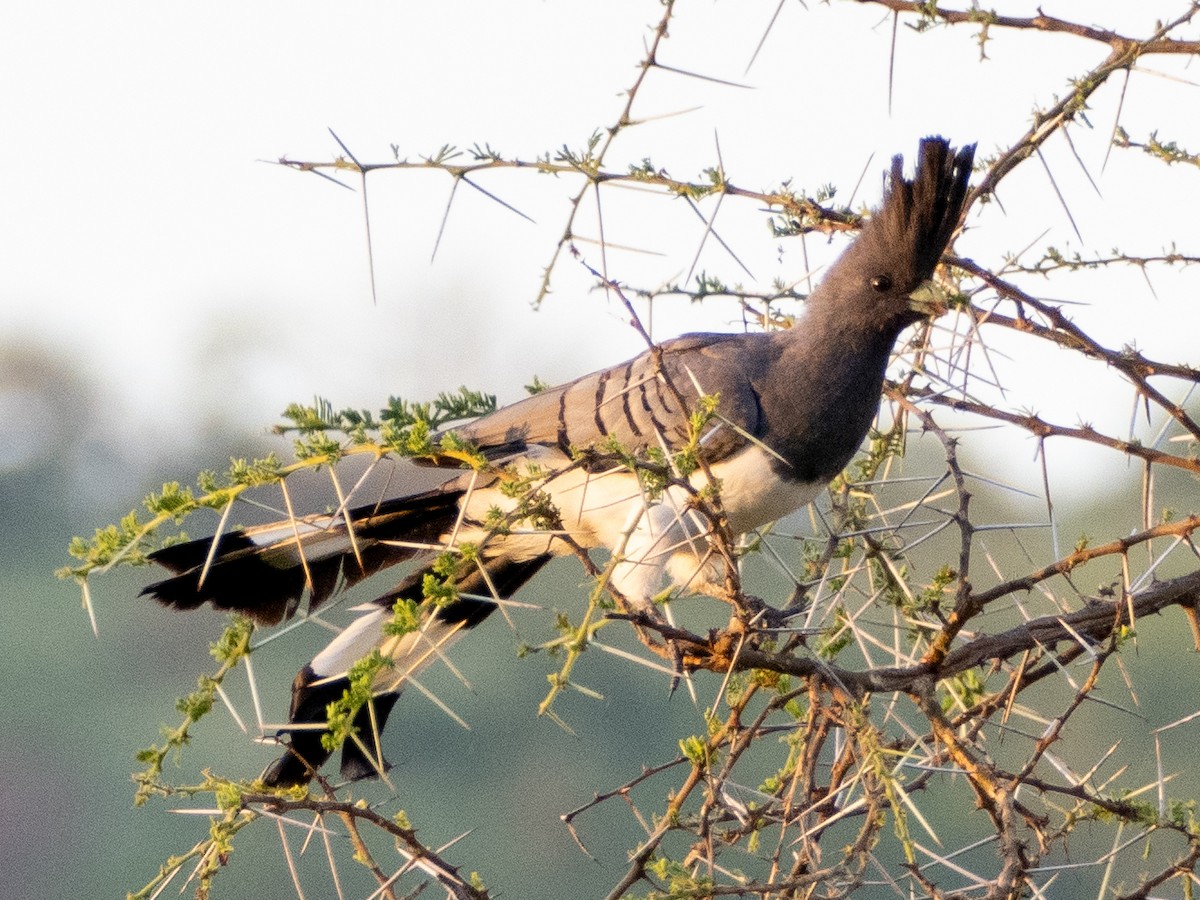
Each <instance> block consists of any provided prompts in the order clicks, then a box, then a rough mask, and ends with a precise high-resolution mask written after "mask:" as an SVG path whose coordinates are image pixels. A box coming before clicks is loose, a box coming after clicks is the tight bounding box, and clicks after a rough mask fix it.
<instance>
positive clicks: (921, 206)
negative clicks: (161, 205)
mask: <svg viewBox="0 0 1200 900" xmlns="http://www.w3.org/2000/svg"><path fill="white" fill-rule="evenodd" d="M973 153H974V147H973V146H968V147H964V148H962V149H960V150H958V151H957V152H955V151H952V150H951V148H950V146H949V144H948V143H947V142H946V141H945V140H943V139H941V138H928V139H926V140H924V141H922V142H921V146H920V152H919V158H918V161H917V165H916V172H915V175H914V177H913V178H912V180H907V179H905V178H904V175H903V169H902V160H901V159H900V157H896V158H895V159H894V160H893V162H892V168H891V174H890V179H889V182H888V187H887V189H886V193H885V196H884V199H883V201H882V204H881V206H880V208H879V210H878V211H877V212H876V213H875V215H874V216H873V217H872V218H870V219H869V220H868V221H867V223H866V224H865V225H864V226H863V229H862V231H861V233H860V234H859V235H858V237H857V238H856V239H855V240H854V242H853V243H852V244H851V245H850V246H849V247H848V248H847V249H846V251H845V252H844V253H843V254H842V255H841V256H840V257H839V258H838V260H837V261H836V262H835V263H834V264H833V266H832V267H831V268H830V269H829V271H828V272H827V274H826V275H825V277H824V279H823V280H822V281H821V283H820V285H819V286H818V287H817V288H816V290H814V291H813V293H812V295H811V296H810V297H809V299H808V302H807V304H806V309H805V312H804V315H803V316H802V317H801V319H800V320H799V321H798V322H797V323H796V324H795V326H794V327H792V328H789V329H785V330H782V331H776V332H771V333H766V334H762V333H759V334H736V335H722V334H715V335H714V334H696V335H686V336H684V337H681V338H677V339H675V340H671V341H666V342H664V343H663V344H661V345H659V346H657V347H655V348H652V349H650V350H648V351H646V352H645V353H643V354H641V355H640V356H637V357H635V358H634V359H632V360H629V361H627V362H625V363H622V364H620V365H618V366H614V367H612V368H609V369H604V370H602V371H599V372H594V373H592V374H590V375H585V376H583V377H582V378H579V379H577V380H575V381H572V382H569V383H567V384H564V385H561V386H559V387H556V388H552V389H549V390H546V391H543V392H542V393H540V394H537V395H535V396H533V397H530V398H527V399H525V400H523V401H521V402H519V403H514V404H512V405H511V406H508V407H505V408H503V409H500V410H497V411H496V412H495V413H492V414H491V415H488V416H485V417H483V418H481V419H478V420H477V421H475V422H472V423H469V424H466V425H463V426H461V427H458V428H456V429H454V432H455V434H456V435H457V436H458V437H460V438H463V439H465V440H466V441H469V442H470V443H472V444H474V445H476V446H477V447H478V448H479V449H480V450H482V451H483V452H484V453H485V454H486V455H487V456H488V458H489V459H491V460H494V461H495V462H496V463H497V468H496V469H495V470H493V471H492V472H490V473H483V474H471V475H463V476H458V477H456V478H454V479H451V480H449V481H447V483H446V484H445V485H443V486H442V487H440V488H435V489H433V490H431V491H427V492H424V493H421V494H415V495H410V496H404V497H397V498H394V499H391V500H387V501H384V502H383V503H379V504H374V505H372V506H370V507H360V508H357V509H353V510H349V511H347V513H346V514H344V515H340V516H325V517H320V518H313V519H309V520H305V521H304V522H303V523H302V524H303V527H302V528H301V529H300V533H299V535H297V533H296V529H295V528H294V527H293V524H292V523H281V524H280V525H278V526H264V527H260V528H258V529H253V530H248V531H246V532H236V533H234V534H229V535H224V536H222V537H221V538H220V541H221V544H220V546H219V547H218V552H217V553H216V554H215V555H214V556H213V558H212V560H211V561H210V560H209V549H210V548H209V542H208V541H195V542H192V543H190V544H183V545H179V546H177V547H172V548H167V549H165V550H163V551H161V552H160V553H159V554H157V555H156V557H155V558H156V560H157V561H158V562H160V563H162V564H163V565H164V566H166V567H167V568H168V569H170V570H171V571H172V572H173V573H174V575H173V577H171V578H168V579H166V580H164V581H161V582H158V583H157V584H154V585H151V586H150V587H148V588H147V589H146V591H145V592H146V593H149V594H151V595H152V596H154V597H155V598H156V599H158V600H160V601H161V602H163V603H166V604H169V605H173V606H176V607H180V608H191V607H194V606H197V605H199V604H200V603H203V602H211V603H213V604H214V605H216V606H218V607H220V608H229V609H238V610H242V611H244V612H247V613H248V614H250V615H252V616H255V617H256V618H257V619H259V620H260V621H263V622H274V621H279V620H280V619H282V618H286V617H288V616H290V615H293V614H294V613H295V612H296V611H297V609H299V607H300V602H301V597H302V595H304V594H305V593H306V591H307V596H308V606H309V608H310V609H314V608H316V606H318V605H320V603H322V602H324V601H325V600H326V599H327V598H328V597H329V596H331V595H332V594H333V593H334V592H335V591H336V590H337V589H338V586H339V585H340V584H341V583H342V582H349V583H353V582H354V581H357V580H360V579H361V578H363V577H365V576H366V575H368V574H371V573H372V572H374V571H377V570H378V569H380V568H383V567H384V566H387V565H391V564H394V563H397V562H400V561H403V560H405V559H411V558H413V557H414V556H418V557H419V556H421V555H422V553H421V552H420V551H419V549H416V548H415V547H414V546H412V545H413V544H419V543H426V544H430V543H437V542H438V541H439V540H440V541H449V540H450V539H451V538H453V539H454V540H457V541H459V542H462V541H472V542H478V543H479V544H480V545H481V555H480V560H481V567H480V568H476V569H469V570H464V572H463V573H462V579H463V580H464V582H463V583H460V588H461V589H462V590H463V594H464V595H470V596H463V597H462V598H461V599H460V600H458V601H457V602H455V603H451V604H450V605H448V606H443V607H441V608H438V609H436V610H435V611H432V612H430V613H428V614H427V615H426V618H425V620H424V622H423V625H422V627H421V629H420V630H419V631H418V632H416V633H413V634H410V635H407V636H405V637H404V638H403V639H401V640H399V641H395V640H392V641H390V642H389V641H388V640H387V638H386V636H385V634H384V630H383V629H384V624H385V623H386V621H387V620H388V618H389V617H390V610H391V607H392V605H393V604H394V602H395V600H396V599H397V598H399V597H405V598H409V599H413V600H417V601H420V600H421V599H422V598H423V592H422V587H421V585H422V579H423V575H424V571H425V570H422V569H417V570H416V571H415V572H414V573H412V574H410V575H409V576H408V577H407V578H405V580H404V581H403V582H401V584H400V585H399V586H398V587H397V588H396V589H395V590H393V591H391V592H389V593H388V594H386V595H384V596H382V597H380V598H379V599H378V600H376V601H375V602H374V604H373V605H370V606H368V609H367V612H366V613H365V614H364V615H363V616H361V617H360V618H359V619H358V620H356V621H355V622H354V623H352V624H351V625H350V626H349V627H348V628H347V629H346V631H345V632H343V633H342V634H341V635H340V636H339V637H338V638H337V639H335V640H334V641H333V642H332V643H331V644H330V646H329V647H327V648H326V649H325V650H324V651H322V653H320V654H319V655H318V656H317V657H316V658H315V659H314V660H313V661H312V662H311V663H310V664H309V665H308V666H306V667H305V669H304V670H303V671H302V672H301V673H300V675H299V676H297V679H296V684H295V687H294V694H293V702H292V710H291V715H290V719H289V721H290V722H293V723H311V722H322V721H324V708H325V704H326V703H327V702H328V701H329V700H331V699H336V698H337V697H338V696H340V693H341V691H342V690H343V689H344V686H345V677H344V676H345V672H346V670H347V668H348V667H349V666H350V665H351V664H352V663H353V662H354V661H355V660H357V659H358V658H360V657H361V656H363V655H365V654H366V653H367V652H368V651H369V650H370V649H371V648H373V647H377V646H383V647H385V649H386V651H387V652H388V654H389V655H390V656H391V657H392V658H393V659H394V660H395V661H396V667H395V668H394V669H393V670H390V671H389V673H388V674H387V677H386V678H381V679H380V681H379V682H378V683H377V685H376V688H377V692H378V694H379V698H378V699H377V701H376V716H375V719H376V721H377V722H378V723H379V727H380V728H382V722H383V719H384V718H385V717H386V714H387V711H388V710H390V708H391V705H392V703H393V702H394V700H395V695H396V694H397V693H398V692H399V690H400V689H401V688H402V687H403V683H404V681H405V679H406V678H408V677H412V676H413V675H415V674H416V672H417V671H419V670H420V668H421V667H422V666H423V665H425V664H426V662H427V661H428V660H429V659H430V658H432V657H434V656H436V655H437V654H438V653H440V652H441V650H442V648H443V647H444V646H445V645H447V644H448V643H449V642H450V641H452V640H455V639H457V637H458V636H460V635H461V634H462V633H463V632H464V631H465V630H468V629H470V628H472V627H474V625H476V624H478V622H480V621H482V619H483V618H486V616H487V615H488V613H489V612H491V610H492V609H493V608H494V604H492V603H490V602H489V601H488V600H487V599H486V596H487V595H488V594H489V593H491V594H492V595H493V596H495V597H497V598H500V599H502V598H507V597H509V596H511V595H512V593H514V592H515V591H516V590H518V589H519V588H520V587H521V586H522V585H523V584H524V583H525V582H526V581H527V580H528V579H529V578H530V577H532V576H533V575H534V574H535V573H536V572H537V570H538V569H539V568H540V567H541V566H542V565H543V564H544V563H545V562H546V561H547V560H549V559H550V558H552V557H553V556H555V555H562V554H565V553H569V552H574V551H573V548H572V547H571V546H570V545H569V544H568V543H567V542H566V541H563V540H561V539H560V538H558V537H556V536H555V533H554V532H553V531H545V530H540V529H538V528H534V527H530V525H529V523H527V522H526V523H522V522H516V523H514V527H513V528H512V530H511V531H510V532H509V533H508V534H505V535H503V536H496V535H494V534H492V533H491V532H490V531H489V530H488V528H487V527H486V526H485V525H484V522H485V520H486V519H487V517H488V515H489V512H490V511H491V510H492V509H493V508H495V507H500V508H502V509H505V510H510V511H511V510H514V509H515V508H516V506H517V503H516V501H515V500H514V499H513V498H511V497H507V496H506V495H505V494H504V493H503V492H502V491H501V490H499V486H498V485H497V484H496V481H497V478H498V477H499V475H498V474H497V473H498V472H499V470H500V468H499V467H500V466H514V467H516V468H518V469H521V468H522V467H524V468H526V469H528V467H529V466H537V467H539V469H540V471H542V472H545V473H550V474H548V475H546V476H545V477H543V478H542V479H541V480H540V481H539V483H538V484H539V487H538V489H539V490H540V491H541V492H542V494H544V495H545V496H546V497H547V498H548V499H549V500H550V502H551V503H552V504H553V507H554V509H555V511H556V513H557V516H558V519H559V522H558V526H559V527H560V528H561V529H562V530H564V531H565V532H567V533H568V534H569V535H570V536H571V538H572V541H571V543H572V544H574V545H576V546H580V547H584V548H591V547H604V548H607V549H608V550H610V551H612V552H613V553H614V555H615V556H616V558H617V560H618V561H617V564H616V566H615V568H614V569H613V573H612V579H611V585H612V587H613V588H614V589H615V590H616V591H617V593H618V595H619V596H621V597H622V598H623V599H624V601H625V602H626V603H628V604H629V605H630V606H632V607H634V608H639V609H642V610H645V611H649V612H652V611H653V606H652V602H651V601H652V598H653V597H654V596H655V595H656V594H657V593H658V592H659V591H660V590H661V588H662V586H663V581H664V576H665V575H669V577H670V579H671V581H672V582H673V583H674V584H676V585H680V586H682V587H685V588H688V589H693V590H696V589H698V590H703V589H704V587H705V585H706V584H710V583H712V582H714V581H716V580H717V579H719V577H720V571H719V568H717V566H716V564H715V562H714V560H713V558H712V554H710V553H708V552H706V548H707V536H708V533H709V530H710V525H709V523H708V522H706V521H705V520H703V519H702V517H700V516H698V515H697V514H696V513H695V512H694V511H693V510H692V509H691V507H690V504H689V494H688V491H687V490H685V489H684V488H682V487H679V486H676V487H674V488H670V489H668V490H666V491H664V492H662V494H661V495H660V496H658V497H657V498H656V499H655V500H654V501H653V502H649V501H648V500H647V499H646V497H645V495H644V493H643V491H642V489H641V485H640V483H639V480H638V477H637V475H636V474H634V473H632V472H631V471H630V470H629V469H628V468H626V467H624V466H621V465H619V464H618V463H617V462H615V461H614V460H613V458H612V456H611V455H607V456H606V455H604V454H602V453H598V452H597V451H599V450H602V449H603V448H606V447H609V446H610V444H611V442H613V441H615V442H616V443H617V444H619V445H620V447H621V448H622V451H623V452H626V453H631V454H634V455H642V456H645V455H646V454H647V452H648V451H650V450H652V449H657V450H662V451H664V452H666V453H669V452H671V451H674V450H676V449H678V448H679V447H680V446H681V445H682V444H683V443H684V442H685V441H686V440H687V438H688V429H687V417H688V415H689V413H691V412H692V410H693V409H694V408H695V406H696V404H697V401H698V398H699V397H700V396H701V395H707V396H715V397H717V398H718V402H717V408H716V416H715V417H714V418H713V419H711V420H710V421H709V423H708V425H707V426H706V428H707V430H706V431H705V433H704V434H703V436H702V438H701V448H702V453H703V456H704V459H705V462H706V463H707V465H708V467H709V470H710V471H711V472H712V473H713V474H714V476H715V477H716V478H717V479H719V481H720V485H721V491H720V497H721V504H722V507H723V509H724V510H725V512H726V515H727V519H728V522H729V525H730V528H731V530H732V531H733V532H734V533H742V532H745V531H748V530H751V529H754V528H757V527H759V526H762V525H764V524H766V523H767V522H769V521H772V520H774V519H776V518H778V517H780V516H782V515H785V514H787V513H789V512H792V511H794V510H795V509H798V508H800V507H801V506H803V505H804V504H805V503H807V502H809V501H810V500H812V499H813V498H814V497H815V496H816V494H817V492H819V491H820V490H821V489H823V488H824V486H825V485H826V484H827V483H828V482H829V481H830V479H832V478H833V477H834V476H835V475H837V474H838V473H839V472H840V471H841V470H842V469H843V468H844V467H845V465H846V464H847V463H848V462H849V461H850V459H851V457H852V456H853V455H854V453H855V452H856V451H857V449H858V447H859V446H860V444H861V443H862V440H863V438H864V437H865V435H866V433H867V430H868V428H869V426H870V423H871V421H872V419H873V418H874V416H875V414H876V411H877V409H878V405H879V395H880V389H881V385H882V380H883V377H884V371H885V369H886V366H887V362H888V358H889V356H890V354H891V352H892V348H893V345H894V344H895V341H896V339H897V337H898V336H899V334H900V333H901V331H903V330H904V328H906V327H907V326H909V325H911V324H913V323H914V322H916V321H919V320H920V319H921V318H922V317H924V316H928V315H930V314H931V313H935V312H937V311H938V310H937V309H936V308H935V306H933V305H931V304H930V303H929V302H928V301H925V300H923V299H921V297H920V296H917V297H914V292H917V291H918V290H919V289H920V288H921V287H922V285H923V284H924V283H925V282H926V281H927V280H928V279H929V278H930V276H931V275H932V274H933V271H934V269H935V267H936V266H937V263H938V260H939V259H940V258H941V255H942V252H943V251H944V250H945V247H946V245H947V243H948V241H949V240H950V238H951V236H952V235H953V233H954V230H955V229H956V228H957V226H958V223H959V219H960V217H961V215H962V212H963V208H964V205H965V202H966V197H967V181H968V178H969V176H970V170H971V162H972V158H973ZM587 451H592V453H593V456H594V458H589V457H588V454H587ZM581 454H582V458H581ZM705 477H706V476H705V475H703V474H702V473H697V474H694V475H692V476H691V482H692V485H693V486H694V487H702V486H703V484H704V479H705ZM347 518H349V520H350V521H351V523H353V525H352V527H353V530H354V534H355V543H356V544H357V547H354V546H351V542H350V541H349V538H348V536H347V534H346V519H347ZM202 574H203V578H201V575H202ZM480 595H483V596H480ZM364 713H365V711H364ZM367 722H368V718H367V717H366V716H365V714H364V715H363V716H361V717H360V722H359V724H360V725H361V726H362V728H361V730H362V731H363V733H364V734H369V733H370V732H369V728H368V727H367ZM291 735H292V740H291V744H290V747H291V749H290V750H289V751H288V753H286V754H285V755H284V757H283V758H282V759H281V760H279V761H278V762H277V763H276V764H275V765H274V766H273V767H272V768H271V769H269V770H268V772H267V773H265V775H264V780H266V781H267V783H269V784H277V785H282V784H294V783H299V782H303V781H306V780H308V778H310V777H311V776H312V774H313V772H315V770H316V769H317V768H318V767H319V766H320V765H321V764H322V763H323V762H324V761H325V759H326V758H327V757H328V755H329V754H328V751H326V750H325V749H324V748H323V747H322V746H321V745H320V741H319V732H317V731H313V730H311V729H310V730H307V731H305V730H299V729H298V730H296V731H293V732H291ZM385 766H386V764H385V763H384V762H383V760H382V756H381V755H379V754H378V748H375V753H374V754H373V756H372V757H370V758H368V757H366V756H364V754H363V753H362V751H361V749H359V748H357V747H351V746H350V744H349V743H347V745H346V748H345V749H344V751H343V759H342V772H343V775H345V776H347V777H359V776H362V775H364V774H370V773H371V772H373V771H376V770H382V769H383V768H384V767H385Z"/></svg>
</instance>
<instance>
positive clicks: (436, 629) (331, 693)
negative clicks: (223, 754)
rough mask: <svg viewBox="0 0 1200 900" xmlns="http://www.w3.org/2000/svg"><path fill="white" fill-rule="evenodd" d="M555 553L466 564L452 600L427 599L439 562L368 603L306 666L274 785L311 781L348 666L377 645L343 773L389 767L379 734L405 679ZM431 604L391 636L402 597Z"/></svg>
mask: <svg viewBox="0 0 1200 900" xmlns="http://www.w3.org/2000/svg"><path fill="white" fill-rule="evenodd" d="M550 558H551V555H550V554H548V553H547V554H543V555H540V556H535V557H533V558H530V559H520V560H514V559H509V558H506V557H503V556H498V557H494V558H492V559H487V560H482V559H480V560H475V561H472V562H471V563H468V564H465V565H464V566H463V567H462V570H461V571H460V572H458V573H456V575H455V576H454V579H453V582H454V594H453V598H452V599H451V600H450V601H449V602H443V603H440V604H438V603H433V602H431V601H426V599H425V598H426V594H427V591H428V588H427V580H428V578H429V577H431V576H433V575H434V570H433V567H432V566H430V567H425V568H421V569H418V570H416V571H414V572H412V573H410V574H409V575H408V576H407V577H406V578H405V579H404V581H402V582H401V583H400V585H399V586H398V587H397V588H396V589H395V590H393V591H390V592H389V593H387V594H385V595H384V596H382V597H380V598H379V599H377V600H375V601H373V602H372V603H370V604H366V609H367V610H368V611H367V612H366V613H365V614H364V615H362V616H360V617H359V618H358V619H357V620H355V621H354V622H353V623H352V624H351V625H350V626H349V627H348V628H347V629H346V630H345V631H343V632H342V633H341V634H340V635H339V636H338V637H337V638H336V639H335V640H334V641H333V642H332V643H330V644H329V645H328V646H327V647H326V648H325V649H324V650H322V651H321V653H319V654H318V655H317V656H316V657H315V658H314V659H313V661H312V662H310V663H309V664H308V665H307V666H305V667H304V668H303V669H301V670H300V673H299V674H298V675H297V676H296V680H295V681H294V682H293V684H292V706H291V711H290V713H289V716H288V721H289V726H295V727H288V728H285V729H282V730H281V731H280V735H281V736H282V735H288V736H289V741H288V749H287V751H286V752H285V753H284V755H283V756H281V757H280V758H279V759H278V760H276V761H275V762H274V763H273V764H272V765H271V766H269V767H268V768H267V770H266V772H264V773H263V776H262V780H263V781H264V782H265V783H266V784H268V785H271V786H275V787H286V786H291V785H297V784H306V783H307V782H308V781H309V780H311V779H312V777H313V776H314V774H315V773H316V771H317V770H318V769H319V768H320V767H321V765H322V764H323V763H324V762H325V760H327V759H328V758H329V756H330V754H331V753H332V752H333V751H332V750H331V749H330V748H329V746H328V744H327V740H326V735H328V734H329V730H328V728H327V727H326V726H327V725H328V721H329V717H330V706H331V704H334V703H337V702H339V701H343V700H345V699H347V697H348V696H349V695H348V691H349V690H350V688H351V683H350V678H349V675H348V674H347V672H348V670H349V668H350V667H351V666H352V665H354V663H356V662H358V661H359V660H360V659H362V658H364V657H365V656H367V654H369V653H370V652H371V650H372V649H375V648H378V649H379V650H380V652H381V654H382V656H383V658H384V659H385V660H386V662H385V664H384V666H383V668H382V669H381V670H380V671H379V672H378V674H377V675H376V676H375V679H374V682H373V685H372V687H373V690H372V697H371V699H370V700H369V701H367V703H365V704H364V705H363V706H361V707H360V708H359V709H358V711H357V713H356V715H355V718H354V721H353V728H352V729H351V733H350V737H349V738H347V739H346V741H345V742H344V743H343V745H342V762H341V775H342V777H343V778H345V779H347V780H351V781H353V780H356V779H359V778H366V777H370V776H373V775H379V774H382V773H383V772H385V771H387V769H388V764H387V762H386V761H385V760H384V759H383V755H382V754H381V753H380V750H379V734H380V733H381V732H382V731H383V727H384V724H385V723H386V722H387V717H388V714H389V713H390V712H391V709H392V706H393V705H394V704H395V702H396V698H397V697H398V696H399V694H400V691H401V690H402V689H403V688H404V685H405V683H406V682H408V681H409V680H411V679H414V678H415V677H416V676H417V675H418V674H419V673H420V671H421V670H422V669H423V668H425V666H427V665H428V664H429V663H430V662H432V661H433V660H435V659H437V658H439V657H440V656H441V655H442V654H443V653H444V652H445V650H446V649H447V648H448V647H449V646H450V645H451V644H452V643H454V642H455V641H457V640H458V638H459V637H461V636H462V634H464V633H465V632H466V631H468V630H470V629H471V628H473V627H474V626H476V625H477V624H479V623H480V622H482V621H483V620H484V619H486V618H487V617H488V616H489V615H490V614H491V613H492V611H493V610H495V608H496V603H495V602H494V600H493V599H489V598H495V599H499V600H502V599H507V598H508V597H510V596H512V594H513V593H515V592H516V591H517V590H518V589H519V588H520V587H521V586H522V585H524V584H525V582H526V581H528V580H529V579H530V578H531V577H533V575H534V574H535V573H536V572H537V571H538V570H539V569H540V568H541V567H542V566H544V565H545V564H546V562H547V561H549V559H550ZM401 600H410V601H413V602H416V603H422V602H424V603H425V606H424V609H425V612H424V614H423V615H422V617H421V621H420V622H419V624H418V625H417V627H416V628H415V629H413V630H410V631H407V632H406V633H403V634H401V635H399V636H397V637H392V636H389V634H388V631H389V629H388V625H389V624H390V623H391V622H392V620H393V616H392V608H393V607H394V606H395V604H396V603H397V601H401Z"/></svg>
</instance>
